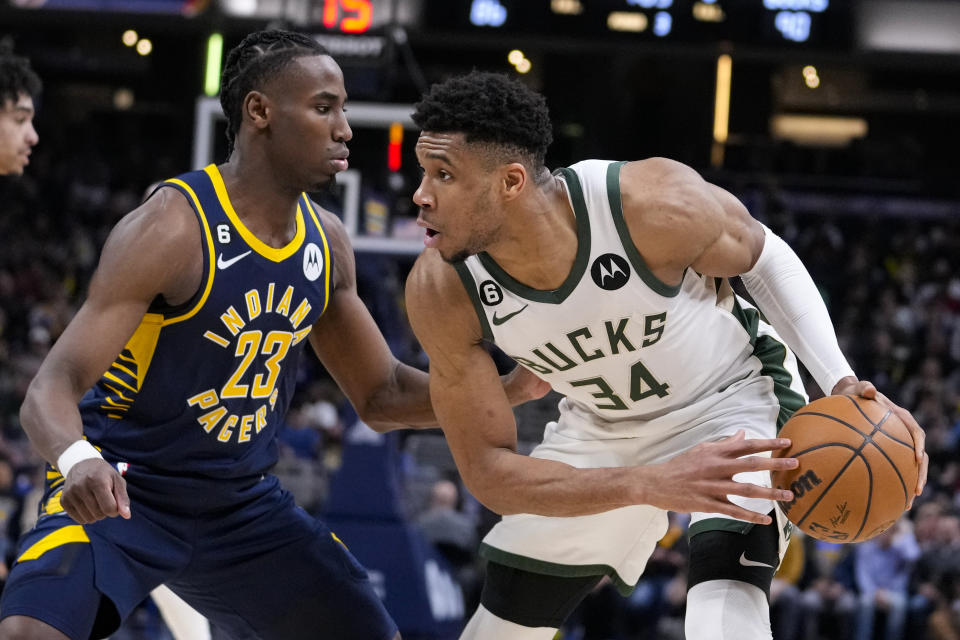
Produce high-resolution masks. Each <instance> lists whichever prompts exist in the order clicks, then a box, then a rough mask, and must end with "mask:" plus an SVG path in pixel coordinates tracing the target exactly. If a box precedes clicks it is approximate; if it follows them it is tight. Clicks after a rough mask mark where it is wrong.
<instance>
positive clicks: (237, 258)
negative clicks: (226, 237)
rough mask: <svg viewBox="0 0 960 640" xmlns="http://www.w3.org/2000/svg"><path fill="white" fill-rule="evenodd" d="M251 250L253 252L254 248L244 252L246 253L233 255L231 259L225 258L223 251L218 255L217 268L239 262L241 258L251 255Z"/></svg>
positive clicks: (223, 267)
mask: <svg viewBox="0 0 960 640" xmlns="http://www.w3.org/2000/svg"><path fill="white" fill-rule="evenodd" d="M251 252H252V249H251V250H250V251H246V252H244V253H241V254H240V255H238V256H233V257H232V258H230V259H229V260H224V259H223V254H222V253H221V254H220V255H219V256H218V257H217V268H219V269H226V268H227V267H229V266H230V265H232V264H233V263H234V262H239V261H240V260H243V259H244V258H246V257H247V256H248V255H250V253H251Z"/></svg>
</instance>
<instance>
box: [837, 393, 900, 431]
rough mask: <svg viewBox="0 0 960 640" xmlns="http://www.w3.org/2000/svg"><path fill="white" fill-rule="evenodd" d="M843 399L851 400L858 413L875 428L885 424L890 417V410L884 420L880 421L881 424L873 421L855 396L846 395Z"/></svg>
mask: <svg viewBox="0 0 960 640" xmlns="http://www.w3.org/2000/svg"><path fill="white" fill-rule="evenodd" d="M843 397H844V398H846V399H847V400H849V401H850V402H851V403H853V406H854V407H856V408H857V411H859V412H860V415H862V416H863V419H864V420H866V421H867V422H869V423H870V424H871V425H873V426H874V427H876V426H879V425H880V424H883V422H884V420H886V419H887V418H888V417H889V416H890V410H889V409H888V410H887V413H886V415H884V416H883V418H881V419H880V422H874V421H873V420H871V419H870V416H868V415H867V413H866V412H865V411H864V410H863V407H861V406H860V403H859V402H857V399H856V398H855V397H854V396H851V395H845V396H843Z"/></svg>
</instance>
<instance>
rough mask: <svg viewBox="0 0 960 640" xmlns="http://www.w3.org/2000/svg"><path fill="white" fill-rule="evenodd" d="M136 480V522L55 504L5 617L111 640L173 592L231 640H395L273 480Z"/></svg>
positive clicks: (32, 544)
mask: <svg viewBox="0 0 960 640" xmlns="http://www.w3.org/2000/svg"><path fill="white" fill-rule="evenodd" d="M136 476H137V474H135V473H131V474H128V476H127V480H128V483H127V490H128V493H129V494H130V499H131V514H132V517H131V519H130V520H124V519H122V518H107V519H105V520H101V521H99V522H95V523H93V524H90V525H83V526H81V525H78V524H76V522H74V521H73V520H72V519H71V518H70V517H69V516H67V515H66V513H64V512H63V511H60V510H59V509H58V508H57V503H56V501H54V502H53V503H51V504H50V506H48V507H47V509H46V510H47V514H45V515H43V516H42V517H41V518H40V520H39V521H38V522H37V525H36V526H35V527H34V528H33V529H32V530H31V531H29V532H28V533H27V534H25V535H24V537H23V538H22V539H21V541H20V545H19V549H18V558H17V562H16V563H15V564H14V566H13V568H12V569H11V571H10V576H9V579H8V581H7V583H6V586H5V588H4V590H3V596H2V599H0V617H7V616H13V615H22V616H29V617H31V618H37V619H39V620H42V621H43V622H46V623H47V624H49V625H51V626H53V627H55V628H57V629H59V630H60V631H61V632H63V633H64V634H66V635H67V636H69V637H70V638H71V639H72V640H88V639H90V638H102V637H106V636H107V635H109V634H110V633H112V632H113V631H115V630H116V628H117V626H119V623H120V620H122V619H123V618H126V616H127V615H129V613H130V612H131V611H132V610H133V608H134V607H136V606H137V605H138V604H139V603H140V602H141V601H142V600H143V599H144V598H146V597H147V595H148V594H149V593H150V591H151V590H153V588H154V587H156V586H157V585H159V584H161V583H166V584H167V586H169V587H170V588H171V589H172V590H173V591H174V592H176V593H177V594H178V595H179V596H180V597H182V598H183V599H184V600H186V601H187V602H189V603H190V604H191V605H192V606H193V607H194V608H195V609H197V610H198V611H199V612H200V613H202V614H203V615H205V616H207V617H208V618H209V619H210V620H211V621H212V622H213V623H214V624H215V625H217V626H218V627H220V628H221V629H222V630H223V631H225V632H226V633H227V635H228V636H229V637H230V638H231V639H232V640H248V639H249V640H254V639H258V640H308V639H309V640H319V639H321V638H322V639H329V640H390V639H391V638H393V636H394V635H395V634H396V632H397V628H396V625H395V624H394V623H393V620H392V619H391V618H390V616H389V615H388V614H387V612H386V609H384V607H383V604H382V603H381V601H380V599H379V598H378V597H377V595H376V594H375V593H374V590H373V588H372V586H371V584H370V581H369V578H368V577H367V573H366V571H365V570H364V569H363V567H362V566H360V564H359V563H358V562H357V560H356V559H355V558H354V557H353V556H352V555H351V554H350V552H349V551H348V550H347V549H346V547H345V546H344V545H343V544H342V543H341V542H340V541H339V540H338V539H337V538H336V537H335V536H334V535H333V533H331V531H330V530H329V529H328V528H327V527H326V526H325V525H324V524H322V523H321V522H320V521H318V520H316V519H314V518H313V517H311V516H310V515H309V514H307V513H306V512H305V511H303V510H302V509H300V508H299V507H297V506H296V505H295V504H294V502H293V498H292V497H291V496H290V494H289V493H287V492H286V491H284V490H283V489H282V488H281V487H280V484H279V482H278V481H277V479H276V478H274V477H273V476H266V477H265V478H263V479H260V480H258V481H248V482H246V483H236V482H230V483H220V482H214V481H209V480H207V481H200V480H186V479H170V478H166V479H158V478H156V477H139V478H138V477H136ZM224 484H226V485H228V486H229V488H228V489H225V488H224ZM104 597H105V599H104Z"/></svg>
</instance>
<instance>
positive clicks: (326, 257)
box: [303, 194, 333, 316]
mask: <svg viewBox="0 0 960 640" xmlns="http://www.w3.org/2000/svg"><path fill="white" fill-rule="evenodd" d="M303 203H304V204H305V205H306V208H307V211H308V212H309V213H310V218H312V219H313V224H315V225H316V226H317V231H319V232H320V239H321V240H323V270H324V280H323V309H321V310H320V315H321V316H322V315H323V312H324V311H326V310H327V305H328V304H330V282H331V279H332V277H333V275H332V269H333V257H332V256H331V255H330V243H328V242H327V234H326V232H325V231H324V230H323V227H322V226H321V225H320V218H319V216H317V212H316V211H314V209H313V203H312V202H310V198H308V197H307V194H303Z"/></svg>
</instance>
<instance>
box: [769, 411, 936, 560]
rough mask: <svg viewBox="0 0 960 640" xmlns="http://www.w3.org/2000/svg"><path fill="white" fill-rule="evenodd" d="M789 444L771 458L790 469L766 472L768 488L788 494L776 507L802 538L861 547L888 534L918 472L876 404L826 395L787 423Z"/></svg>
mask: <svg viewBox="0 0 960 640" xmlns="http://www.w3.org/2000/svg"><path fill="white" fill-rule="evenodd" d="M779 436H780V437H783V438H790V441H791V445H790V447H789V448H787V449H783V450H780V451H775V452H774V454H773V455H774V456H775V457H782V458H797V460H799V462H800V464H799V466H798V467H797V468H796V469H790V470H787V471H774V472H772V478H773V486H774V487H776V488H778V489H789V490H791V491H793V500H791V501H790V502H780V503H779V506H780V509H781V510H782V511H783V513H784V514H785V515H786V516H787V518H789V519H790V521H791V522H792V523H793V524H795V525H796V526H797V527H798V528H800V529H801V530H802V531H803V532H804V533H806V534H807V535H809V536H812V537H814V538H817V539H819V540H825V541H828V542H844V543H846V542H862V541H864V540H868V539H869V538H872V537H874V536H876V535H878V534H880V533H882V532H883V531H885V530H887V529H888V528H890V526H892V525H893V523H894V522H896V520H897V518H899V517H900V515H901V514H902V513H903V512H904V511H905V510H906V508H907V505H908V504H909V503H910V498H911V496H912V495H913V491H914V489H915V487H916V486H917V476H918V474H919V472H920V468H919V466H918V464H917V461H916V457H915V456H914V452H913V438H912V437H911V435H910V432H909V431H908V430H907V426H906V425H905V424H904V423H903V421H902V420H900V418H899V417H897V415H896V414H894V413H893V412H892V411H890V410H889V409H887V408H886V407H884V406H883V405H881V404H880V403H879V402H877V401H876V400H868V399H866V398H860V397H854V396H828V397H826V398H821V399H819V400H816V401H814V402H811V403H810V404H808V405H807V406H805V407H803V408H802V409H800V410H799V411H797V412H796V413H795V414H793V417H791V418H790V419H789V420H788V421H787V422H786V424H784V425H783V428H782V429H781V430H780V433H779Z"/></svg>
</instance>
